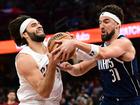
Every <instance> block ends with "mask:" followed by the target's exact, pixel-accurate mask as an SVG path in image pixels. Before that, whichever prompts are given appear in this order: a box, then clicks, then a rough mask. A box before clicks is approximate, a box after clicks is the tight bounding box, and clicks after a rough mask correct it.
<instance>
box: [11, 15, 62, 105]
mask: <svg viewBox="0 0 140 105" xmlns="http://www.w3.org/2000/svg"><path fill="white" fill-rule="evenodd" d="M9 31H10V34H11V36H12V38H13V39H14V40H15V42H16V44H17V45H18V46H21V45H23V44H25V46H24V47H23V49H22V50H21V51H20V52H19V53H18V54H17V56H16V59H15V65H16V69H17V74H18V77H19V83H20V87H19V89H18V91H17V96H18V99H19V101H20V104H19V105H59V102H60V100H61V94H62V91H63V87H62V81H61V74H60V69H59V68H58V67H57V63H58V62H59V61H60V60H59V55H54V54H49V53H48V51H47V49H46V47H45V46H44V44H43V41H44V38H45V33H44V31H43V27H42V25H41V24H40V23H39V21H37V20H36V19H34V18H31V17H30V16H26V15H22V16H19V17H17V18H16V19H14V20H12V21H11V22H10V23H9Z"/></svg>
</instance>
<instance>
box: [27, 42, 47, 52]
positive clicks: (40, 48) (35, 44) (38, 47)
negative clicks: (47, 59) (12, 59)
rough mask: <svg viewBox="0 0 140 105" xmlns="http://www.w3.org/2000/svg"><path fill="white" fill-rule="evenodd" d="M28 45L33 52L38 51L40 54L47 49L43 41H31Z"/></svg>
mask: <svg viewBox="0 0 140 105" xmlns="http://www.w3.org/2000/svg"><path fill="white" fill-rule="evenodd" d="M29 47H30V48H31V49H32V50H34V51H35V52H37V53H40V54H45V53H46V51H47V50H46V47H45V45H44V44H43V42H33V43H30V44H29Z"/></svg>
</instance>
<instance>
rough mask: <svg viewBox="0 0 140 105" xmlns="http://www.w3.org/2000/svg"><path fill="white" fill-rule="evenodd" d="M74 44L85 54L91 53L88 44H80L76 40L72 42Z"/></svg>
mask: <svg viewBox="0 0 140 105" xmlns="http://www.w3.org/2000/svg"><path fill="white" fill-rule="evenodd" d="M74 44H75V46H76V47H77V48H79V49H81V50H83V51H84V52H86V53H89V52H90V51H91V45H90V44H87V43H84V42H81V41H78V40H74Z"/></svg>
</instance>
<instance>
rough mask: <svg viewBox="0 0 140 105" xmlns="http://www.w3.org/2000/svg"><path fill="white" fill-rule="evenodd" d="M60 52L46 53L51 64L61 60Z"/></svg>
mask: <svg viewBox="0 0 140 105" xmlns="http://www.w3.org/2000/svg"><path fill="white" fill-rule="evenodd" d="M61 55H62V54H61V53H56V54H52V53H49V52H48V53H47V56H48V58H49V62H51V63H52V64H57V63H59V62H60V61H61Z"/></svg>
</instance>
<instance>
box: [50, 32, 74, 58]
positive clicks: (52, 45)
mask: <svg viewBox="0 0 140 105" xmlns="http://www.w3.org/2000/svg"><path fill="white" fill-rule="evenodd" d="M65 39H73V37H72V35H71V34H70V33H65V32H58V33H56V34H54V35H53V36H52V37H51V38H50V39H49V41H48V51H49V53H50V52H52V51H53V50H54V49H55V48H57V47H59V46H60V45H61V44H57V43H55V41H56V40H65ZM74 54H75V50H74V51H72V52H71V54H70V58H71V57H72V56H74Z"/></svg>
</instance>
